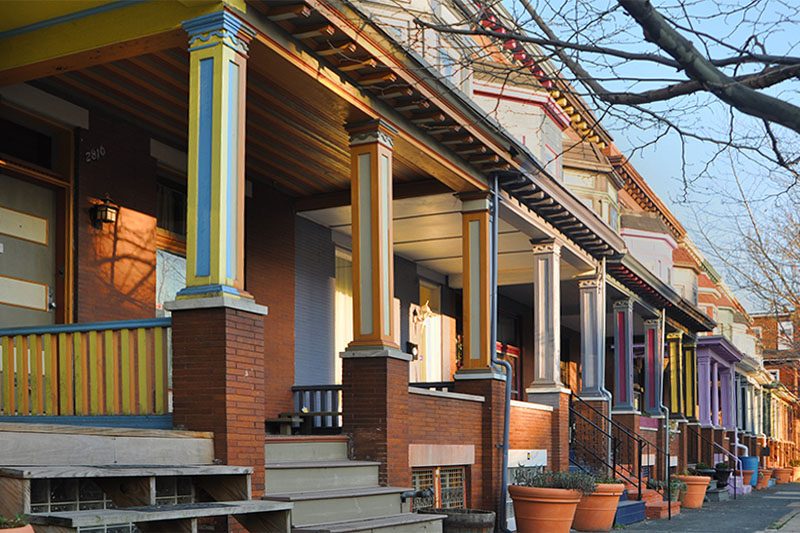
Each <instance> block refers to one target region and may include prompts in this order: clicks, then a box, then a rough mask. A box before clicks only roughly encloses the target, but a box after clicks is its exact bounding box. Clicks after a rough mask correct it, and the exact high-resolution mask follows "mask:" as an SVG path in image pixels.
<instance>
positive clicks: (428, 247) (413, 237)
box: [303, 194, 578, 288]
mask: <svg viewBox="0 0 800 533" xmlns="http://www.w3.org/2000/svg"><path fill="white" fill-rule="evenodd" d="M392 210H393V213H392V214H393V220H394V225H393V228H394V249H395V253H397V254H398V255H400V256H401V257H404V258H406V259H409V260H411V261H414V262H415V263H417V264H419V265H422V266H424V267H427V268H430V269H432V270H435V271H437V272H439V273H441V274H444V275H447V276H449V283H450V286H451V287H453V288H460V287H461V284H462V279H461V274H462V255H461V225H462V219H461V201H460V200H459V199H458V198H456V197H455V196H454V195H452V194H437V195H431V196H424V197H417V198H404V199H399V200H394V201H393V203H392ZM303 216H305V217H307V218H308V219H310V220H313V221H314V222H317V223H318V224H321V225H323V226H326V227H329V228H331V229H332V230H334V231H338V232H340V233H342V234H344V235H347V236H348V237H350V236H351V235H352V228H351V225H350V206H349V205H347V206H339V207H331V208H327V209H318V210H314V211H306V212H304V213H303ZM498 233H499V245H500V249H499V251H498V269H499V280H498V282H499V284H500V285H513V284H518V283H532V282H533V252H532V250H531V244H530V237H528V236H527V235H525V234H524V233H523V232H521V231H519V230H518V229H517V228H515V227H514V226H512V225H511V224H509V223H508V222H506V221H504V220H502V219H501V220H500V228H499V230H498ZM577 274H578V270H577V269H576V268H575V267H573V266H572V265H570V264H568V263H566V262H563V261H562V263H561V276H562V279H567V278H572V277H574V276H575V275H577Z"/></svg>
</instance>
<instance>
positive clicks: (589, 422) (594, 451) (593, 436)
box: [551, 400, 610, 469]
mask: <svg viewBox="0 0 800 533" xmlns="http://www.w3.org/2000/svg"><path fill="white" fill-rule="evenodd" d="M586 404H588V405H586ZM586 404H584V403H583V402H579V401H576V402H575V403H574V405H573V407H574V408H575V411H576V413H577V414H576V415H575V418H574V424H575V429H574V431H575V433H574V436H573V438H575V439H576V440H577V441H579V442H580V443H581V444H580V445H577V444H576V445H575V446H574V447H573V450H574V452H575V457H576V459H577V460H578V461H579V462H580V463H585V464H587V465H590V466H594V467H596V468H598V469H602V468H603V464H602V462H601V461H599V460H597V459H596V458H595V456H596V457H601V458H604V459H606V460H607V459H608V448H609V444H610V443H609V438H608V436H607V435H605V434H603V433H602V432H600V431H598V430H597V429H596V427H600V428H603V429H604V430H605V431H608V430H609V429H610V428H609V427H608V422H606V421H605V420H604V419H603V416H606V417H607V416H608V414H609V405H608V402H606V401H593V400H588V401H586ZM590 406H591V407H593V408H594V410H593V409H592V408H590ZM596 411H599V413H600V414H598V412H596ZM551 468H552V465H551Z"/></svg>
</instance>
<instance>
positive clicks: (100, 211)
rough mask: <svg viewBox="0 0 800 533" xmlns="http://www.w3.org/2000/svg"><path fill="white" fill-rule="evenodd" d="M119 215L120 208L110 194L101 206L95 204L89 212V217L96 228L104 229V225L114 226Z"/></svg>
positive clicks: (105, 197) (104, 198)
mask: <svg viewBox="0 0 800 533" xmlns="http://www.w3.org/2000/svg"><path fill="white" fill-rule="evenodd" d="M117 214H119V206H118V205H116V204H115V203H114V202H113V201H112V200H111V197H110V196H108V193H106V195H105V196H104V197H103V200H102V201H101V202H100V203H99V204H94V205H93V206H92V208H91V209H90V210H89V216H90V217H91V219H92V225H93V226H94V227H95V228H100V227H102V226H103V224H104V223H110V224H114V223H115V222H116V221H117Z"/></svg>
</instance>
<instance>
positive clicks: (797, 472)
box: [792, 466, 800, 481]
mask: <svg viewBox="0 0 800 533" xmlns="http://www.w3.org/2000/svg"><path fill="white" fill-rule="evenodd" d="M798 480H800V466H793V467H792V481H798Z"/></svg>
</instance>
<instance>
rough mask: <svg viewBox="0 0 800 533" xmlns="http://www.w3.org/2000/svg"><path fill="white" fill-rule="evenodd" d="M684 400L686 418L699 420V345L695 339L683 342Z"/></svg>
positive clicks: (686, 339)
mask: <svg viewBox="0 0 800 533" xmlns="http://www.w3.org/2000/svg"><path fill="white" fill-rule="evenodd" d="M683 372H684V375H683V385H684V386H683V400H684V406H683V409H684V411H683V412H684V413H685V414H686V418H688V419H690V420H697V345H696V344H695V339H694V338H693V337H687V338H685V339H684V342H683Z"/></svg>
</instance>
